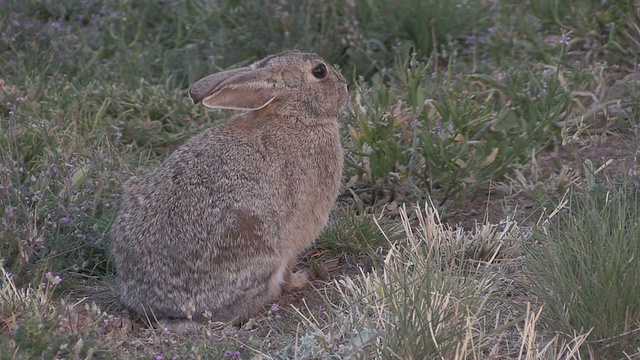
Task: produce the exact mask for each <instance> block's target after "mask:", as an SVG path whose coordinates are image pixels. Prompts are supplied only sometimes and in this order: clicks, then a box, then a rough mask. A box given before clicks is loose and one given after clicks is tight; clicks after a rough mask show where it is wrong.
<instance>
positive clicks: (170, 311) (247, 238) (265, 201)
mask: <svg viewBox="0 0 640 360" xmlns="http://www.w3.org/2000/svg"><path fill="white" fill-rule="evenodd" d="M189 96H190V98H191V100H192V101H193V103H194V104H198V103H200V102H202V104H203V105H204V106H205V107H207V108H220V109H232V110H245V111H246V112H244V113H241V114H239V115H235V116H234V117H232V118H231V119H230V120H229V121H228V122H226V123H224V124H221V125H217V126H214V127H212V128H209V129H207V130H205V131H203V132H202V133H200V134H199V135H197V136H195V137H193V138H191V139H189V140H188V141H186V142H185V143H184V144H183V145H182V146H180V147H179V148H178V149H177V150H176V151H175V152H173V153H172V154H171V155H170V156H169V157H168V158H167V159H166V160H165V161H164V162H163V163H162V164H161V165H160V166H159V167H157V168H156V169H154V170H152V171H150V172H149V173H147V174H146V175H142V176H139V177H133V178H131V179H129V180H128V181H127V182H125V184H124V190H123V194H122V196H121V199H120V208H119V211H118V214H117V216H116V218H115V220H114V223H113V226H112V230H111V233H110V239H111V240H110V241H111V249H112V255H113V259H114V265H115V270H116V278H117V282H118V285H119V290H120V296H119V297H120V301H121V303H122V304H123V305H124V306H125V307H127V308H128V309H130V310H132V311H133V312H135V313H136V314H138V315H140V316H143V317H146V318H147V319H156V320H157V321H158V322H159V323H160V324H163V326H171V327H175V328H189V326H192V325H193V326H196V325H197V324H199V323H206V322H209V321H215V322H229V323H230V322H234V321H235V322H238V321H240V322H241V321H246V320H247V319H249V318H250V317H253V316H256V315H258V314H259V312H260V310H261V309H262V308H263V307H264V306H265V305H267V304H268V303H269V302H272V301H274V300H277V298H278V297H279V295H280V294H281V292H282V291H283V290H284V291H287V290H292V289H296V288H300V287H303V286H305V285H306V284H307V282H308V279H307V275H306V274H305V273H304V272H299V273H293V272H292V268H293V266H294V265H295V263H296V261H297V260H298V257H299V256H300V255H301V253H302V252H303V251H304V250H305V249H307V248H308V247H310V246H311V245H312V244H313V242H314V241H315V239H316V238H317V236H318V235H319V233H320V231H321V230H322V228H323V227H324V226H325V224H326V223H327V220H328V216H329V212H330V210H331V208H332V207H333V204H334V202H335V200H336V198H337V196H338V191H339V186H340V184H341V178H342V168H343V150H342V146H341V143H340V136H339V124H338V118H339V115H340V113H341V111H342V109H343V108H344V107H345V105H346V103H347V100H348V90H347V81H346V80H345V78H344V77H343V76H342V75H341V74H340V73H338V72H337V71H336V70H335V69H334V68H332V67H331V66H330V65H329V64H328V63H327V62H326V61H325V60H323V59H322V58H320V57H319V56H318V55H316V54H312V53H304V52H300V51H297V50H289V51H285V52H282V53H279V54H276V55H271V56H268V57H266V58H264V59H262V60H260V61H257V62H255V63H253V64H252V65H250V66H247V67H243V68H238V69H234V70H228V71H223V72H220V73H216V74H213V75H209V76H207V77H205V78H203V79H201V80H198V81H197V82H195V83H194V84H193V85H192V86H191V87H190V89H189Z"/></svg>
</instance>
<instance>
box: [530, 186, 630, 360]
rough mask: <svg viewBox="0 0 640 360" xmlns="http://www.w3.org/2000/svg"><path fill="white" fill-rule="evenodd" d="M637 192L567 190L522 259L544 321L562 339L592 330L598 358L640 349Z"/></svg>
mask: <svg viewBox="0 0 640 360" xmlns="http://www.w3.org/2000/svg"><path fill="white" fill-rule="evenodd" d="M639 196H640V194H639V193H638V189H637V188H636V189H633V190H627V189H624V188H621V189H620V188H619V189H594V190H592V191H590V192H588V193H587V194H579V193H577V192H571V193H570V194H569V195H568V199H567V201H566V203H564V204H563V205H564V206H566V208H567V211H563V212H560V213H559V214H558V216H557V217H556V218H554V219H552V220H551V222H550V223H549V224H548V227H542V228H541V229H540V231H539V234H538V236H537V238H538V239H539V241H540V242H542V243H543V244H544V245H543V246H536V247H533V248H531V249H530V251H529V254H528V256H527V257H528V268H530V269H531V272H532V275H533V279H535V280H534V282H533V283H532V284H531V285H532V292H533V293H534V294H536V296H540V298H541V299H543V301H544V303H545V311H544V315H545V319H544V320H545V323H546V324H547V326H549V328H550V329H552V330H553V331H555V332H557V333H559V334H564V335H565V336H567V337H572V336H573V335H574V334H575V333H585V332H589V336H588V337H587V341H586V343H587V345H588V346H589V348H590V350H591V351H593V353H594V354H595V356H596V357H598V358H623V357H624V356H625V355H629V354H634V353H635V352H637V349H638V346H640V304H638V302H637V301H636V299H638V297H640V282H639V280H638V274H640V258H638V254H640V225H639V224H638V219H639V218H640V197H639Z"/></svg>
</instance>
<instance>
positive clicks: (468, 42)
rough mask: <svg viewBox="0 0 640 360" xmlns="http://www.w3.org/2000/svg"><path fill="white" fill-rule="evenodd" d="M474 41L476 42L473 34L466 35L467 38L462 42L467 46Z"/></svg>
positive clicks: (471, 44)
mask: <svg viewBox="0 0 640 360" xmlns="http://www.w3.org/2000/svg"><path fill="white" fill-rule="evenodd" d="M475 42H476V38H475V36H467V38H466V39H465V41H464V43H465V44H467V45H469V46H473V44H475Z"/></svg>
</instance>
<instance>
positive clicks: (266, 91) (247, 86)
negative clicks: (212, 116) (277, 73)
mask: <svg viewBox="0 0 640 360" xmlns="http://www.w3.org/2000/svg"><path fill="white" fill-rule="evenodd" d="M272 77H273V74H272V72H271V71H268V70H266V69H251V68H241V69H235V70H229V71H224V72H221V73H218V74H213V75H209V76H207V77H205V78H203V79H201V80H198V81H197V82H196V83H194V84H193V85H192V86H191V88H190V89H189V96H190V97H191V99H192V100H193V102H194V103H198V102H200V101H202V104H204V106H206V107H208V108H214V109H234V110H258V109H261V108H263V107H265V106H267V105H268V104H269V103H271V102H272V101H273V100H274V99H275V98H276V96H277V89H278V87H277V82H276V81H275V80H274V79H273V78H272Z"/></svg>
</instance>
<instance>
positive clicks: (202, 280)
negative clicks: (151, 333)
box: [113, 131, 281, 320]
mask: <svg viewBox="0 0 640 360" xmlns="http://www.w3.org/2000/svg"><path fill="white" fill-rule="evenodd" d="M202 135H203V136H199V137H196V138H194V139H192V140H190V141H189V143H187V144H185V146H183V147H182V148H181V149H179V150H178V151H176V152H175V153H174V154H173V155H172V156H170V157H169V158H168V159H167V160H166V161H165V163H163V165H161V166H160V167H159V168H157V169H155V170H153V171H151V172H150V173H148V174H146V175H144V176H141V177H136V178H133V179H131V180H129V181H128V182H127V184H126V185H125V191H124V194H123V200H122V202H121V209H120V214H119V216H118V218H117V220H116V224H115V225H114V231H113V248H114V258H115V261H116V267H117V268H118V269H119V270H120V274H119V278H120V283H121V284H120V287H121V292H122V294H121V298H122V299H123V302H124V303H125V305H127V306H128V307H130V308H132V309H134V310H135V311H136V312H138V313H141V314H142V313H144V311H147V312H148V311H150V310H151V311H153V313H154V314H155V316H158V317H185V315H189V312H190V310H191V312H192V313H193V314H198V313H202V312H204V310H207V311H208V312H209V313H211V312H212V310H215V308H218V309H219V311H220V312H223V313H214V314H212V316H214V317H215V318H216V319H222V320H226V319H228V318H229V316H225V313H229V314H235V313H237V311H234V305H233V304H234V303H237V307H243V308H244V307H246V304H243V302H246V301H248V302H251V300H252V299H258V301H260V300H262V299H261V298H262V296H258V294H259V293H265V292H266V287H267V285H268V278H269V276H271V271H272V269H273V268H275V267H277V264H278V263H279V261H280V260H279V259H280V256H279V255H278V253H277V250H278V249H279V248H280V247H281V245H280V244H278V241H280V238H279V236H278V233H279V232H280V231H281V230H280V226H281V225H280V223H281V222H280V221H279V220H278V212H279V209H278V206H279V202H278V201H276V199H275V196H277V194H275V193H274V192H273V191H268V190H267V189H266V188H265V186H267V185H268V183H269V182H268V181H266V180H268V178H265V176H266V175H268V173H269V171H268V170H266V169H265V166H266V164H265V163H264V160H263V159H262V157H261V155H260V154H259V153H255V152H253V151H250V150H249V149H244V150H245V151H242V152H243V154H242V155H243V156H241V157H240V158H238V157H235V160H234V156H233V155H234V154H230V152H236V153H237V152H240V150H241V149H243V144H241V143H235V144H234V145H235V146H234V148H233V149H229V148H227V147H225V146H222V145H223V144H225V143H226V141H229V140H230V139H229V136H233V134H225V133H224V131H211V132H208V133H206V134H202ZM223 139H224V140H225V142H222V141H221V140H223ZM216 140H219V141H216ZM201 141H207V142H208V144H209V146H208V147H207V149H206V151H204V150H203V149H202V148H201V147H200V146H198V144H201ZM191 144H193V145H195V146H191ZM246 146H247V147H249V148H251V147H252V145H251V144H246ZM243 168H244V169H246V171H242V169H243ZM261 269H265V271H263V273H262V274H261V273H260V272H261ZM254 293H255V294H254ZM208 304H216V306H215V307H212V306H210V305H208ZM151 305H153V306H151ZM143 307H147V309H146V310H145V309H143ZM183 308H184V309H185V310H184V311H183V310H182V309H183ZM190 308H192V309H190Z"/></svg>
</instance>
